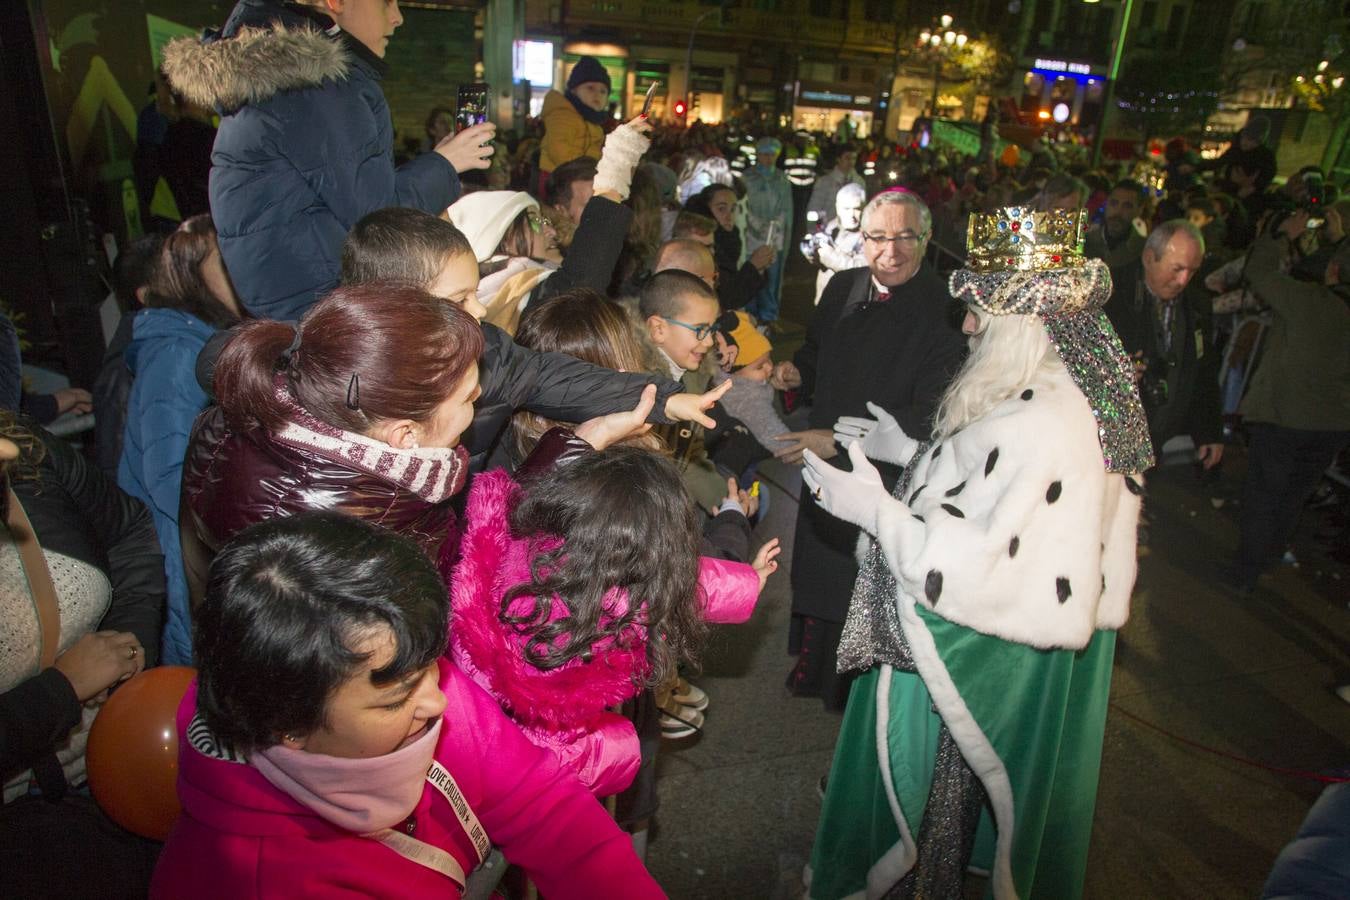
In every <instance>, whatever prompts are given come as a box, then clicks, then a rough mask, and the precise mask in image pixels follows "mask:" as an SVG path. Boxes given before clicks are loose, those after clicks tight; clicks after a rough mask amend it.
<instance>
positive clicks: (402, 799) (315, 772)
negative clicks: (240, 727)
mask: <svg viewBox="0 0 1350 900" xmlns="http://www.w3.org/2000/svg"><path fill="white" fill-rule="evenodd" d="M440 734H441V720H440V719H437V720H436V724H435V725H433V726H431V727H430V728H429V729H427V733H426V734H424V735H422V736H421V737H420V738H418V739H417V740H415V741H413V742H412V743H411V744H409V745H408V746H406V747H403V748H401V749H399V750H395V751H394V752H393V753H386V754H385V755H384V756H377V757H375V758H373V759H345V758H342V757H337V756H325V755H324V754H322V753H306V752H305V751H304V750H292V749H291V748H289V747H286V746H283V745H281V744H277V745H276V746H275V747H268V748H267V749H266V750H261V751H259V752H256V753H253V754H251V755H250V756H249V759H248V761H249V764H250V765H252V766H253V768H255V769H257V770H258V771H259V772H261V773H262V776H263V777H264V778H266V779H267V780H268V782H270V783H271V785H272V787H274V788H276V789H277V790H279V791H281V792H282V793H284V794H286V795H287V796H288V797H290V798H291V799H292V800H295V801H296V802H297V803H299V804H301V805H302V806H304V807H305V808H306V809H308V810H310V811H311V812H313V813H315V814H316V815H318V816H319V817H320V818H322V819H324V820H325V821H327V822H330V823H332V824H333V825H336V826H338V827H339V828H344V829H346V830H347V831H351V832H355V833H356V834H370V833H371V832H373V831H379V830H380V829H382V828H392V827H393V826H395V825H397V824H399V823H400V822H402V821H404V820H405V819H407V818H408V816H410V815H412V812H413V810H414V809H416V808H417V801H418V800H420V799H422V791H423V789H424V788H425V787H426V778H427V769H428V768H430V766H431V759H432V754H433V753H434V752H435V750H436V740H437V738H439V737H440Z"/></svg>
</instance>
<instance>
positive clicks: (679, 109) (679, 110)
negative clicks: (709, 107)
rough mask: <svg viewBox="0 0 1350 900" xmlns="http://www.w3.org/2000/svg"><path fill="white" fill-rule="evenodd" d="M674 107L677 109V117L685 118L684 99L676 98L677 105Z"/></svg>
mask: <svg viewBox="0 0 1350 900" xmlns="http://www.w3.org/2000/svg"><path fill="white" fill-rule="evenodd" d="M673 108H674V111H675V118H677V119H683V118H684V113H685V107H684V101H683V100H676V101H675V106H674V107H673Z"/></svg>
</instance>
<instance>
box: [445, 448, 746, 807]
mask: <svg viewBox="0 0 1350 900" xmlns="http://www.w3.org/2000/svg"><path fill="white" fill-rule="evenodd" d="M520 493H521V488H520V486H519V485H518V484H517V483H516V482H515V481H513V480H512V478H511V476H510V475H508V474H507V473H506V472H505V471H502V470H495V471H491V472H484V473H483V474H481V475H479V476H477V477H476V478H475V479H474V482H473V487H472V489H471V490H470V492H469V500H468V504H467V508H466V511H465V530H464V537H463V540H462V542H461V544H460V546H459V561H458V563H457V564H456V565H455V567H454V571H453V572H447V571H445V569H444V565H445V557H444V555H443V556H442V571H443V573H444V574H445V575H446V580H447V581H448V582H449V583H450V585H451V591H450V603H451V618H450V654H451V658H452V659H454V661H455V663H456V665H458V666H459V667H460V668H461V669H463V670H464V672H465V673H466V674H467V675H469V676H470V677H471V678H473V680H474V681H476V682H478V684H479V685H481V686H482V687H483V688H484V689H486V690H487V691H488V692H489V693H490V694H492V696H494V697H496V698H497V700H498V701H500V703H501V705H502V708H503V709H505V710H506V712H507V714H508V715H510V716H511V717H512V718H513V719H515V721H516V723H517V724H518V725H520V728H521V730H522V731H523V732H524V733H525V736H526V737H527V738H529V739H530V740H531V741H533V742H534V743H536V744H538V745H539V746H541V747H546V748H548V749H549V750H552V751H553V753H554V754H556V755H557V757H558V759H559V760H561V761H562V763H563V765H564V766H565V767H567V768H569V769H571V770H572V771H574V772H576V774H577V776H578V777H579V778H580V779H581V781H582V783H583V784H585V785H586V786H587V787H589V788H590V789H591V790H592V791H593V792H594V793H595V794H596V795H597V796H601V797H603V796H608V795H609V794H615V793H618V792H619V791H621V790H623V789H624V788H626V787H627V786H628V785H629V784H630V783H631V782H632V780H633V776H634V775H635V774H636V773H637V770H638V765H639V763H640V762H641V757H640V753H639V749H638V738H637V732H636V731H635V730H634V728H633V724H632V723H631V722H630V721H628V720H627V719H625V718H624V717H623V716H620V715H618V714H616V713H613V712H609V711H608V708H609V707H613V706H616V705H618V704H620V703H622V702H623V701H624V700H627V699H629V698H630V697H633V696H635V695H636V694H637V693H638V692H639V690H640V685H641V683H642V680H643V679H644V678H645V677H646V676H647V674H648V672H649V671H650V666H649V663H648V660H647V647H646V631H645V629H643V628H642V627H641V626H637V625H635V626H633V629H634V630H633V634H632V635H631V636H630V637H631V639H630V640H625V641H616V640H614V639H612V638H611V639H605V640H603V641H600V642H598V643H596V644H595V646H594V647H592V648H591V649H592V655H591V659H590V660H589V661H587V662H583V661H582V660H579V659H577V660H572V661H571V662H569V663H567V664H565V665H563V666H561V667H559V668H557V669H551V670H548V671H545V670H542V669H538V668H536V667H535V666H533V665H532V664H531V663H530V662H529V661H528V660H526V658H525V652H524V651H525V638H524V636H523V635H522V634H520V633H519V632H518V631H516V630H515V629H514V628H512V627H511V626H509V625H506V624H504V623H502V621H501V619H500V618H499V611H500V608H501V599H502V597H504V596H505V595H506V592H507V591H508V590H510V589H511V588H512V587H515V586H516V585H518V584H521V583H524V582H528V581H529V580H530V560H531V558H532V556H533V554H534V553H535V552H537V551H539V550H540V549H548V548H541V547H540V545H539V544H538V542H537V541H536V542H531V541H529V540H521V539H517V538H515V537H513V536H512V535H511V529H510V525H509V524H508V515H509V513H510V511H511V509H512V508H513V507H514V506H515V505H516V502H517V500H518V498H519V497H520ZM698 583H699V588H700V596H701V600H702V604H703V614H704V617H705V618H706V619H707V620H708V621H710V622H722V623H735V622H744V621H745V620H746V619H748V618H750V614H751V613H752V612H754V609H755V602H756V601H757V600H758V598H759V576H758V575H757V574H756V572H755V570H754V569H753V568H752V567H750V566H748V565H745V564H744V563H735V562H727V561H724V560H720V559H710V558H707V557H704V558H702V559H700V561H699V582H698ZM528 602H529V598H524V597H522V598H520V599H519V600H518V601H517V603H519V604H526V603H528ZM605 602H606V606H607V607H609V608H611V609H612V610H613V611H614V613H615V614H616V615H622V614H623V612H624V611H626V609H627V598H626V597H625V596H624V594H623V593H622V592H621V591H617V590H615V591H611V592H610V594H608V595H607V596H606V600H605ZM566 612H567V610H566V607H565V606H564V605H563V603H562V601H561V600H558V599H556V598H555V600H554V606H553V618H555V619H556V618H560V617H562V616H564V615H566Z"/></svg>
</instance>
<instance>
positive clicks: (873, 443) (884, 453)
mask: <svg viewBox="0 0 1350 900" xmlns="http://www.w3.org/2000/svg"><path fill="white" fill-rule="evenodd" d="M867 411H868V412H870V413H871V414H872V415H874V416H876V418H875V419H862V418H858V417H857V416H840V417H839V421H837V422H835V423H834V439H835V441H836V442H838V443H839V444H842V445H843V446H845V447H848V446H850V445H852V444H862V449H863V453H865V454H866V455H867V456H870V457H871V458H872V459H875V460H878V461H879V462H885V463H894V464H896V465H898V466H903V465H907V464H908V463H909V461H910V460H911V459H913V458H914V451H915V450H917V449H918V448H919V442H918V441H916V440H914V438H912V437H910V436H909V435H907V434H905V430H904V429H903V428H901V427H900V423H899V422H897V421H895V416H893V415H891V414H890V413H888V412H886V410H884V409H882V408H881V407H880V406H877V405H876V404H875V403H868V404H867Z"/></svg>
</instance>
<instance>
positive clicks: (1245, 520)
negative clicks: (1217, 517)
mask: <svg viewBox="0 0 1350 900" xmlns="http://www.w3.org/2000/svg"><path fill="white" fill-rule="evenodd" d="M1247 432H1248V434H1249V435H1250V437H1251V442H1250V444H1249V445H1248V448H1247V449H1248V454H1247V483H1246V485H1245V486H1244V488H1243V492H1242V517H1241V520H1240V523H1239V524H1240V527H1241V537H1240V539H1239V544H1238V562H1237V564H1238V574H1239V576H1240V577H1241V578H1242V579H1243V580H1244V581H1245V582H1247V583H1251V582H1253V581H1255V580H1256V576H1257V575H1260V574H1261V572H1262V571H1263V570H1264V569H1265V568H1266V567H1267V566H1268V565H1270V563H1271V562H1272V561H1273V560H1274V559H1275V558H1276V557H1277V556H1278V555H1279V554H1280V553H1282V552H1283V550H1284V548H1285V546H1286V545H1287V544H1288V543H1289V540H1290V538H1292V537H1293V534H1294V528H1295V526H1297V525H1298V517H1299V514H1300V513H1301V512H1302V511H1303V505H1304V504H1305V503H1307V502H1308V497H1309V496H1311V495H1312V492H1313V491H1314V490H1316V489H1317V485H1318V483H1319V482H1320V481H1321V480H1322V473H1323V472H1325V471H1326V470H1327V468H1328V467H1329V466H1330V465H1331V464H1332V462H1334V461H1335V459H1336V454H1337V453H1339V452H1340V450H1341V448H1342V447H1344V446H1345V444H1346V442H1347V440H1350V432H1347V431H1305V430H1303V429H1299V428H1285V427H1283V426H1281V425H1271V424H1268V423H1265V422H1258V423H1254V424H1252V425H1248V426H1247Z"/></svg>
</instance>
